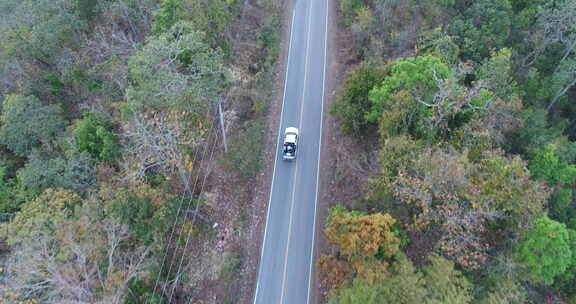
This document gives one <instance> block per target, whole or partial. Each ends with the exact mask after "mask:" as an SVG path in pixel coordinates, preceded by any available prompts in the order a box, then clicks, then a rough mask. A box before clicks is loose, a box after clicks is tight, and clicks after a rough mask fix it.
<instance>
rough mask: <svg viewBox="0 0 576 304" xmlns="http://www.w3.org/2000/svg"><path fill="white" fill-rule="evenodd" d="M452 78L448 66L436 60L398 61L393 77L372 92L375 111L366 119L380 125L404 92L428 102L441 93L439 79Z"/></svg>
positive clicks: (421, 57) (420, 58) (412, 59)
mask: <svg viewBox="0 0 576 304" xmlns="http://www.w3.org/2000/svg"><path fill="white" fill-rule="evenodd" d="M450 74H451V71H450V69H449V68H448V66H447V65H446V64H445V63H443V62H442V61H441V60H440V59H438V58H437V57H434V56H429V55H427V56H418V57H410V58H405V59H401V60H398V61H396V62H395V63H393V64H392V66H391V67H390V74H389V76H387V77H386V78H385V79H384V81H383V82H382V84H381V85H380V86H377V87H375V88H374V89H373V90H372V91H371V92H370V101H371V102H372V109H371V111H370V112H369V113H368V114H367V115H366V119H367V120H368V121H371V122H375V121H377V120H378V119H379V118H380V116H381V115H382V113H383V112H385V109H386V108H387V105H388V104H389V103H391V102H393V99H392V97H393V96H394V93H396V92H398V91H399V90H402V89H405V90H409V92H411V93H413V94H414V95H417V96H421V97H422V99H423V100H425V101H428V100H429V99H430V98H431V97H432V96H433V95H434V93H435V92H436V91H437V90H438V86H437V81H436V79H446V78H448V76H449V75H450Z"/></svg>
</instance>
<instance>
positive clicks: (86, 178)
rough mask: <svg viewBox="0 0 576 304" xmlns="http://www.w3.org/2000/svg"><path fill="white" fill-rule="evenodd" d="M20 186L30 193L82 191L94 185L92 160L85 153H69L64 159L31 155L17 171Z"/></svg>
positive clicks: (38, 154)
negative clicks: (65, 190) (53, 190)
mask: <svg viewBox="0 0 576 304" xmlns="http://www.w3.org/2000/svg"><path fill="white" fill-rule="evenodd" d="M17 176H18V180H19V181H20V183H21V185H22V186H23V187H24V188H26V189H30V190H32V191H42V190H44V189H46V188H66V189H73V190H79V191H83V190H86V189H88V188H90V187H91V186H93V185H94V184H95V183H96V173H95V164H94V160H93V159H92V158H91V157H90V155H88V154H87V153H83V152H77V151H70V152H68V153H67V155H66V156H65V158H63V157H60V156H56V157H49V156H45V155H41V154H40V153H32V154H31V155H30V158H29V160H28V162H27V163H26V165H24V167H23V168H21V169H20V170H19V171H18V175H17Z"/></svg>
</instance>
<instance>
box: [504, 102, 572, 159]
mask: <svg viewBox="0 0 576 304" xmlns="http://www.w3.org/2000/svg"><path fill="white" fill-rule="evenodd" d="M521 119H522V120H523V121H524V127H523V128H520V129H519V130H517V133H516V134H514V137H515V138H514V139H515V141H516V143H515V145H514V147H513V150H514V152H520V153H527V152H529V151H533V150H534V149H539V148H542V147H545V146H546V145H547V144H550V143H553V142H554V141H555V140H556V139H557V138H560V137H562V134H563V131H564V125H563V124H557V125H552V126H550V125H549V124H548V121H547V118H546V111H544V110H540V109H528V110H526V111H524V112H522V115H521Z"/></svg>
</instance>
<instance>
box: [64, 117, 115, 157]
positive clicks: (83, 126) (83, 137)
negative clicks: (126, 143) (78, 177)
mask: <svg viewBox="0 0 576 304" xmlns="http://www.w3.org/2000/svg"><path fill="white" fill-rule="evenodd" d="M74 137H75V139H76V145H77V147H78V149H80V150H81V151H86V152H88V153H89V154H90V155H91V156H92V157H93V158H95V159H98V160H102V161H107V162H111V161H112V160H113V159H114V158H115V157H116V156H117V155H118V150H119V147H118V144H117V142H116V138H115V136H114V134H113V133H112V126H111V125H110V124H109V123H108V122H107V121H106V120H105V119H103V118H102V117H100V116H98V115H96V114H94V113H92V112H86V113H84V119H82V120H80V121H78V122H77V124H76V128H75V129H74Z"/></svg>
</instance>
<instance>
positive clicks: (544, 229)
mask: <svg viewBox="0 0 576 304" xmlns="http://www.w3.org/2000/svg"><path fill="white" fill-rule="evenodd" d="M572 254H573V253H572V251H571V248H570V238H569V234H568V230H566V225H564V224H562V223H558V222H556V221H554V220H551V219H549V218H548V217H547V216H543V217H540V218H538V219H536V222H535V225H534V227H533V228H532V229H531V230H530V231H528V232H527V233H526V235H525V236H524V239H523V240H522V241H521V242H520V243H519V244H518V246H517V247H516V253H515V257H516V259H517V260H518V261H519V262H521V263H523V264H524V266H525V267H526V270H527V271H528V274H529V275H530V276H531V278H532V279H533V280H534V281H537V282H539V281H541V282H543V283H544V284H546V285H550V284H552V283H553V282H554V279H555V278H556V277H557V276H559V275H561V274H562V273H564V272H565V271H566V269H568V267H569V266H570V265H571V263H572V259H573V256H572Z"/></svg>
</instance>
